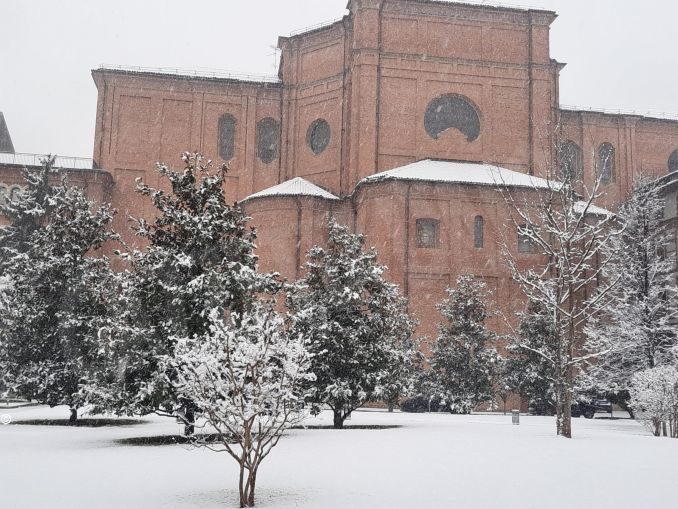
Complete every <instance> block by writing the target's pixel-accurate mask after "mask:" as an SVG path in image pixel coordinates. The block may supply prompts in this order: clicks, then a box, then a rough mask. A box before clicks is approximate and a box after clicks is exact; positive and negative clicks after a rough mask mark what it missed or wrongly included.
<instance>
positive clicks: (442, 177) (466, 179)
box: [356, 159, 561, 189]
mask: <svg viewBox="0 0 678 509" xmlns="http://www.w3.org/2000/svg"><path fill="white" fill-rule="evenodd" d="M385 180H410V181H420V182H443V183H449V184H470V185H486V186H497V185H505V186H508V187H525V188H539V189H548V188H549V187H555V188H557V187H560V185H561V183H560V182H558V181H556V180H552V181H548V180H547V179H544V178H542V177H536V176H534V175H528V174H526V173H520V172H517V171H514V170H509V169H507V168H502V167H500V166H495V165H492V164H485V163H479V162H464V161H444V160H435V159H422V160H421V161H417V162H414V163H411V164H408V165H405V166H401V167H399V168H394V169H392V170H388V171H384V172H381V173H376V174H374V175H370V176H368V177H365V178H364V179H362V180H361V181H360V182H358V184H357V186H356V187H358V186H360V185H362V184H368V183H373V182H382V181H385Z"/></svg>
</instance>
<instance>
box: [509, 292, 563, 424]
mask: <svg viewBox="0 0 678 509" xmlns="http://www.w3.org/2000/svg"><path fill="white" fill-rule="evenodd" d="M555 345H556V337H555V331H554V329H553V321H552V320H551V319H550V317H549V316H548V314H547V311H546V307H545V306H543V305H542V304H541V303H539V302H530V303H529V304H528V309H527V311H526V312H525V313H523V314H521V316H520V325H519V327H518V331H517V333H516V334H515V335H513V337H512V338H511V341H510V343H509V344H508V345H507V346H506V351H507V358H506V361H505V366H504V369H505V381H506V384H507V385H508V387H509V388H510V389H511V390H512V391H514V392H516V393H517V394H520V395H521V396H522V397H523V398H525V399H526V400H528V401H529V403H530V405H531V406H532V407H533V408H534V409H535V410H536V412H537V413H538V414H540V415H552V412H553V410H554V409H555V394H554V384H555V375H554V371H555V359H556V357H557V355H556V350H555Z"/></svg>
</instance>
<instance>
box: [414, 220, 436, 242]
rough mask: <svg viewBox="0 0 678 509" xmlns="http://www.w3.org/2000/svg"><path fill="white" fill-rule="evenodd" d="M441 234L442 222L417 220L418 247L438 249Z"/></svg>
mask: <svg viewBox="0 0 678 509" xmlns="http://www.w3.org/2000/svg"><path fill="white" fill-rule="evenodd" d="M439 234H440V221H438V220H437V219H417V247H419V248H424V249H433V248H437V247H438V240H439Z"/></svg>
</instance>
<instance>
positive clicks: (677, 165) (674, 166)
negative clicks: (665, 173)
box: [669, 149, 678, 173]
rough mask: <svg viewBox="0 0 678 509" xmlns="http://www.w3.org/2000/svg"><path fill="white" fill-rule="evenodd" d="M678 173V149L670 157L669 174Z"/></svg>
mask: <svg viewBox="0 0 678 509" xmlns="http://www.w3.org/2000/svg"><path fill="white" fill-rule="evenodd" d="M676 171H678V149H677V150H674V151H673V152H672V153H671V157H669V173H674V172H676Z"/></svg>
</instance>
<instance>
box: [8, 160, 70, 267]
mask: <svg viewBox="0 0 678 509" xmlns="http://www.w3.org/2000/svg"><path fill="white" fill-rule="evenodd" d="M55 159H56V156H47V157H45V159H44V160H43V161H42V164H41V166H40V167H39V168H30V169H29V168H24V169H22V170H21V175H22V177H23V179H24V181H25V182H26V188H25V189H24V191H23V192H22V193H21V194H20V199H16V200H0V215H2V216H4V217H5V218H6V219H8V220H9V224H8V225H6V226H4V227H2V228H1V229H0V274H4V273H5V264H7V263H11V260H12V258H13V256H15V255H17V254H20V253H25V252H27V251H29V250H30V249H32V244H31V240H30V239H31V235H32V234H33V233H34V232H35V231H36V230H38V229H40V228H42V227H43V226H44V225H45V224H46V223H47V221H48V220H49V217H50V214H52V213H53V211H54V208H55V207H56V206H58V204H59V203H60V199H61V198H63V194H64V193H65V191H66V187H65V186H64V185H56V186H54V185H52V183H51V182H50V180H55V179H56V180H58V179H59V172H58V170H56V169H55V168H54V161H55Z"/></svg>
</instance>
